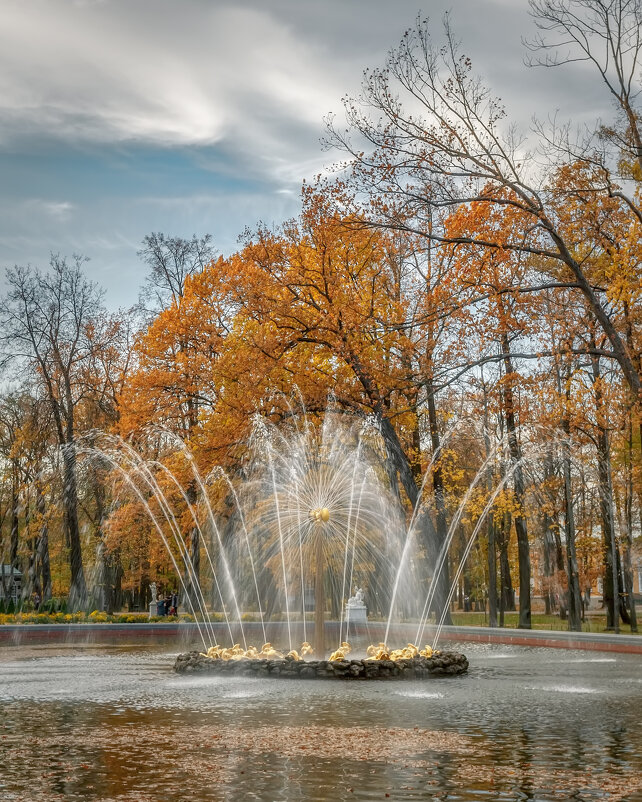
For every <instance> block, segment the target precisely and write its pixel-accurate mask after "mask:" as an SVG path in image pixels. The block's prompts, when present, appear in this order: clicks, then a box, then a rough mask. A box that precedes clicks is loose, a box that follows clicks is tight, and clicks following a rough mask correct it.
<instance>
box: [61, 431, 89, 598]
mask: <svg viewBox="0 0 642 802" xmlns="http://www.w3.org/2000/svg"><path fill="white" fill-rule="evenodd" d="M62 460H63V482H64V488H63V504H64V519H65V530H66V532H67V538H68V542H69V565H70V568H71V585H70V587H69V607H70V609H71V610H81V609H83V608H84V607H85V606H86V604H87V585H86V583H85V573H84V570H83V564H82V545H81V542H80V528H79V526H78V490H77V484H76V445H75V443H74V442H73V440H72V441H71V442H68V443H66V444H65V445H64V446H63V447H62Z"/></svg>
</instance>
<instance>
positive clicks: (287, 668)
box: [174, 652, 468, 680]
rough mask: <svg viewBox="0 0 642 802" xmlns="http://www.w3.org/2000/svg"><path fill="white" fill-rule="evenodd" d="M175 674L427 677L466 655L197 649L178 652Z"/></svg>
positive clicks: (454, 671)
mask: <svg viewBox="0 0 642 802" xmlns="http://www.w3.org/2000/svg"><path fill="white" fill-rule="evenodd" d="M174 671H176V673H177V674H222V675H227V676H230V675H236V676H245V677H283V678H285V679H352V680H375V679H428V678H430V677H436V676H456V675H458V674H464V673H465V672H466V671H468V659H467V658H466V656H465V655H463V654H460V653H458V652H440V653H439V654H434V655H433V656H432V657H412V658H407V659H403V660H365V659H364V660H294V659H292V658H288V657H285V658H283V659H277V660H269V659H260V660H255V659H249V660H247V659H246V660H220V659H213V658H211V657H206V656H205V655H204V654H201V653H200V652H186V653H185V654H179V655H178V657H177V658H176V662H175V663H174Z"/></svg>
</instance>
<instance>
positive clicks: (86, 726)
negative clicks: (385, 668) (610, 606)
mask: <svg viewBox="0 0 642 802" xmlns="http://www.w3.org/2000/svg"><path fill="white" fill-rule="evenodd" d="M449 648H452V645H451V646H449ZM461 650H462V651H465V652H466V653H467V654H468V656H469V659H470V664H471V668H470V673H469V674H468V675H466V676H463V677H454V678H433V679H431V680H429V681H423V682H418V681H401V682H400V681H396V682H395V681H383V682H381V681H380V682H371V683H367V682H339V681H326V680H318V681H297V680H278V679H272V680H257V679H251V678H241V677H212V678H210V677H200V676H197V677H190V676H177V675H175V674H173V673H172V670H171V666H172V663H173V658H174V656H175V653H170V652H168V651H166V650H163V651H161V650H158V651H153V650H150V651H135V650H131V649H118V648H96V649H86V648H85V649H81V648H76V647H66V648H61V647H30V648H29V649H21V648H19V647H4V648H3V649H2V650H1V652H0V738H1V740H0V756H1V758H0V763H1V770H0V799H2V800H3V802H4V800H7V802H18V801H20V802H23V801H26V800H29V801H30V802H31V800H43V801H46V800H54V799H64V800H119V801H120V800H123V801H125V800H127V801H130V800H131V801H132V802H133V800H140V802H148V800H149V801H150V802H151V800H154V802H157V801H158V800H177V801H179V802H180V801H181V800H187V799H189V800H194V802H200V801H201V800H228V799H229V800H231V799H234V800H246V799H248V800H283V801H284V802H295V801H296V802H298V801H299V800H343V799H361V800H375V799H376V800H381V799H386V798H389V799H393V800H430V799H440V800H452V801H453V802H454V801H463V800H486V802H495V800H506V802H513V801H515V802H517V800H536V801H537V802H549V800H565V799H566V800H576V802H577V801H578V800H579V802H584V801H586V802H589V801H590V800H615V799H620V800H626V802H642V790H641V789H642V727H640V714H641V711H642V662H641V660H640V657H639V656H635V655H619V654H618V655H615V656H613V655H608V656H604V655H600V654H599V653H589V654H588V655H587V653H586V652H578V651H564V650H549V649H539V648H527V647H507V646H500V645H494V646H488V645H471V644H466V645H465V646H464V647H462V649H461Z"/></svg>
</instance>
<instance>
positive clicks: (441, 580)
mask: <svg viewBox="0 0 642 802" xmlns="http://www.w3.org/2000/svg"><path fill="white" fill-rule="evenodd" d="M426 389H427V392H428V422H429V426H430V441H431V444H432V453H433V454H437V453H438V451H439V448H440V446H441V441H440V435H439V425H438V422H437V408H436V406H435V394H434V390H433V387H432V384H428V386H427V388H426ZM419 481H421V478H420V479H419ZM432 481H433V493H434V497H435V509H436V512H437V516H436V518H437V521H436V523H437V526H436V529H437V545H438V547H439V549H441V548H442V547H443V545H444V543H445V542H446V540H447V538H448V521H447V518H446V502H445V499H444V483H443V476H442V472H441V467H440V465H439V458H438V459H437V463H436V465H435V466H433V472H432ZM437 582H438V586H437V587H438V591H437V594H435V598H440V599H447V598H448V594H449V592H450V574H449V570H448V559H445V560H444V566H443V568H442V569H441V571H440V573H439V576H438V577H437ZM445 613H446V616H445V618H444V623H445V624H452V618H451V615H450V608H448V609H446V611H445ZM442 615H443V603H442V604H441V605H440V610H439V618H440V619H441V616H442Z"/></svg>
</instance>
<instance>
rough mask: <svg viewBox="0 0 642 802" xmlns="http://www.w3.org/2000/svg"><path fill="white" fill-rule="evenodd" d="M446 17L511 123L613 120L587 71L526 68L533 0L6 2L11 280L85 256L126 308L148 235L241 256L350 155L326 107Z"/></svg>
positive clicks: (4, 259) (3, 218)
mask: <svg viewBox="0 0 642 802" xmlns="http://www.w3.org/2000/svg"><path fill="white" fill-rule="evenodd" d="M448 9H450V10H451V12H452V16H451V19H452V24H453V27H454V29H455V32H456V34H457V36H458V37H459V38H460V40H461V41H462V45H463V50H464V51H466V52H467V53H468V54H469V55H470V56H471V57H472V59H473V65H474V68H475V71H476V72H478V73H480V74H481V75H482V76H483V77H484V79H485V80H486V82H487V83H488V84H489V85H490V86H491V87H492V88H493V91H494V93H495V94H496V95H498V96H499V97H501V98H502V100H503V102H504V103H505V105H506V108H507V111H508V118H509V120H511V121H513V122H516V123H517V124H518V125H520V126H522V127H525V128H526V127H528V126H529V124H530V121H531V118H532V116H533V115H534V114H536V115H537V116H539V117H540V118H545V117H547V116H549V115H551V114H554V113H555V112H556V111H559V112H560V113H561V114H562V115H563V116H564V117H568V118H570V119H571V120H572V121H573V122H577V123H581V122H582V120H583V119H584V118H590V119H595V117H596V116H599V115H600V114H601V113H607V112H608V108H606V109H602V108H601V107H600V104H601V103H603V93H602V92H601V91H599V86H596V81H595V78H594V76H593V75H592V74H591V73H589V72H588V71H587V69H586V67H585V66H584V65H572V66H571V67H568V68H564V70H545V69H533V68H529V67H527V66H526V65H525V64H524V57H525V50H524V47H523V44H522V38H523V37H528V36H530V35H532V34H533V31H534V28H533V24H532V21H531V20H530V18H529V16H528V3H527V0H451V2H442V0H424V2H423V3H421V0H395V2H392V0H230V2H224V1H223V0H0V268H1V269H2V275H4V269H5V268H7V267H12V266H13V265H15V264H20V265H24V264H31V265H34V266H38V267H46V266H47V263H48V261H49V257H50V254H51V253H59V254H61V255H67V256H71V255H72V254H82V255H84V256H87V257H89V260H90V261H89V262H88V263H87V266H86V271H87V273H88V275H89V277H90V278H91V279H92V280H94V281H96V282H97V283H98V284H100V285H101V286H102V287H104V289H105V300H106V303H107V305H108V306H109V307H110V308H112V309H115V308H117V307H121V306H129V305H131V304H133V303H135V302H136V300H137V297H138V291H139V288H140V285H141V284H142V282H143V280H144V277H145V273H146V268H145V266H144V265H143V263H142V262H141V260H140V259H139V258H138V256H137V251H138V250H139V249H140V247H141V242H142V239H143V237H144V236H145V235H146V234H149V233H150V232H152V231H161V232H163V233H165V234H166V235H169V236H182V237H191V235H192V234H197V235H199V236H201V235H203V234H205V233H211V234H212V235H213V237H214V244H215V247H216V248H217V250H218V251H219V252H220V253H222V254H229V253H231V252H233V251H234V250H235V249H236V247H237V238H238V236H239V234H240V233H241V232H242V231H243V230H244V229H245V228H246V227H248V226H249V227H250V228H252V227H253V226H255V225H256V224H257V222H258V221H263V222H265V223H267V224H268V225H272V224H275V225H276V224H278V223H280V222H282V221H283V220H285V219H288V218H290V217H293V216H295V215H296V214H297V211H298V209H299V195H300V188H301V184H302V181H303V180H304V179H310V178H311V177H313V176H314V175H315V174H317V173H319V172H320V171H322V170H324V169H325V168H326V167H327V166H328V165H330V164H331V163H332V161H333V160H334V159H337V158H339V154H333V153H331V152H327V151H324V150H323V148H322V147H321V141H320V140H321V139H322V137H323V134H324V123H323V119H324V117H325V116H326V115H327V114H329V113H336V114H337V115H338V116H339V118H340V117H341V114H342V105H341V99H342V97H344V96H345V95H346V94H351V95H354V94H355V93H357V92H358V90H359V86H360V82H361V76H362V72H363V70H364V68H366V67H376V66H379V65H381V64H382V63H383V61H384V60H385V56H386V53H387V52H388V50H389V49H390V48H391V47H394V46H395V45H396V44H397V43H398V41H399V39H400V37H401V36H402V34H403V32H404V30H405V29H406V28H408V27H410V26H412V24H413V23H414V21H415V20H416V18H417V15H418V14H419V15H421V16H422V17H428V18H429V19H430V20H431V25H433V26H434V31H435V38H436V39H439V36H440V26H441V19H442V16H443V13H444V11H446V10H448ZM1 284H2V280H1V278H0V286H1Z"/></svg>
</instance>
